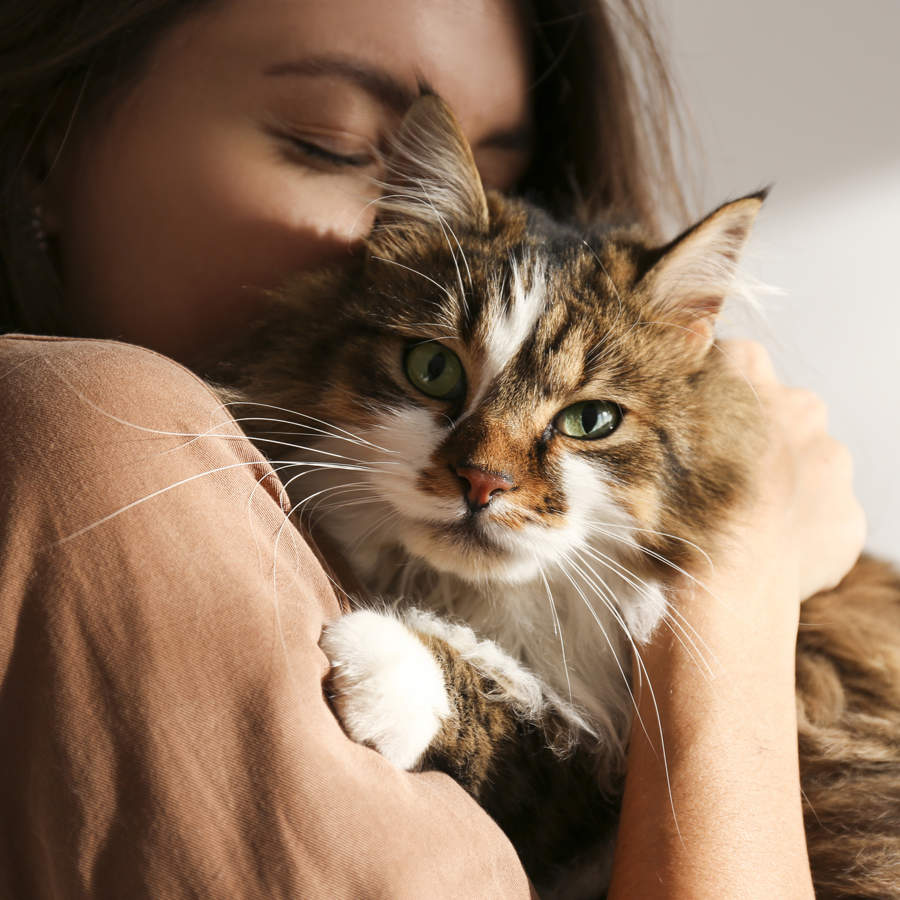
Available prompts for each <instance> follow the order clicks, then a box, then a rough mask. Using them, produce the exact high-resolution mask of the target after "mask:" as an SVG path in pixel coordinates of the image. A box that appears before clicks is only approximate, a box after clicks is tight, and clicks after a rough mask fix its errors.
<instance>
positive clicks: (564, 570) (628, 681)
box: [559, 554, 652, 744]
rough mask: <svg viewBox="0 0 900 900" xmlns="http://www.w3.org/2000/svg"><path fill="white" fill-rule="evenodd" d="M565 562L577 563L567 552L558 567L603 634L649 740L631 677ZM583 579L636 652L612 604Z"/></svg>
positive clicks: (574, 567) (573, 565) (569, 563)
mask: <svg viewBox="0 0 900 900" xmlns="http://www.w3.org/2000/svg"><path fill="white" fill-rule="evenodd" d="M566 564H568V565H570V566H572V568H573V569H575V571H579V567H578V564H577V563H575V562H574V561H573V560H572V557H571V556H570V555H569V554H565V556H564V558H563V560H561V561H560V562H559V568H560V571H561V572H562V573H563V575H565V577H566V578H567V579H568V581H569V583H570V584H571V585H572V587H573V588H574V589H575V592H576V593H577V594H578V596H579V597H580V598H581V600H582V602H583V603H584V605H585V607H586V608H587V610H588V612H589V613H590V614H591V618H592V619H593V620H594V623H595V624H596V625H597V627H598V628H599V629H600V632H601V634H602V635H603V638H604V640H605V641H606V643H607V645H608V646H609V651H610V653H611V654H612V657H613V661H614V662H615V664H616V668H617V669H618V670H619V673H620V674H621V676H622V681H623V683H624V684H625V689H626V690H627V691H628V696H629V697H631V704H632V706H633V707H634V712H635V715H636V716H637V719H638V722H639V724H640V726H641V730H642V731H643V732H644V734H645V735H646V737H647V740H648V741H650V735H649V733H648V732H647V729H646V727H645V725H644V721H643V719H642V718H641V714H640V711H639V710H638V705H637V700H636V699H635V696H634V693H633V691H632V690H631V679H630V678H629V677H628V675H626V674H625V670H624V669H623V668H622V663H621V662H620V661H619V654H618V652H617V651H616V648H615V647H614V646H613V643H612V640H611V639H610V637H609V634H608V633H607V631H606V629H605V628H604V627H603V622H602V621H601V620H600V616H599V615H598V613H597V610H596V609H594V605H593V604H592V603H591V601H590V600H589V599H588V597H587V595H586V594H585V593H584V591H583V590H582V589H581V586H580V585H579V584H578V582H576V581H575V579H574V578H573V577H572V575H571V574H570V573H569V571H568V569H567V568H566ZM580 574H582V577H583V578H585V576H584V575H583V573H580ZM585 581H586V582H587V583H588V584H589V585H590V587H591V588H592V589H593V591H594V593H595V594H596V595H597V596H598V597H600V600H601V601H602V602H603V604H604V605H605V606H606V608H607V609H608V610H609V611H610V613H612V614H613V616H615V617H616V618H617V619H618V622H619V626H620V627H621V628H622V631H623V633H624V634H625V637H626V638H627V639H628V641H629V642H630V643H631V646H632V647H633V648H634V651H635V653H637V647H635V645H634V641H633V640H632V638H631V635H630V634H629V632H628V628H627V627H626V626H625V623H624V622H623V621H622V620H621V618H620V617H619V616H618V613H617V611H616V610H615V608H614V607H613V606H612V604H611V603H610V602H608V601H607V599H606V597H604V596H603V594H602V593H601V591H600V590H599V589H598V587H597V586H596V585H595V584H592V583H591V582H590V580H589V579H587V578H585ZM651 744H652V742H651Z"/></svg>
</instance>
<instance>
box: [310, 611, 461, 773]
mask: <svg viewBox="0 0 900 900" xmlns="http://www.w3.org/2000/svg"><path fill="white" fill-rule="evenodd" d="M320 645H321V647H322V649H323V650H324V651H325V655H326V656H327V657H328V659H329V661H330V662H331V665H332V668H333V672H332V678H331V685H332V688H333V692H334V693H333V697H332V702H333V704H334V708H335V711H336V712H337V715H338V718H339V719H340V721H341V724H342V725H343V726H344V730H345V731H346V732H347V734H348V735H349V736H350V737H351V738H352V739H353V740H354V741H357V742H358V743H360V744H366V745H367V746H370V747H372V748H373V749H375V750H377V751H378V752H379V753H380V754H381V755H382V756H384V757H385V759H387V760H389V761H390V762H392V763H393V764H394V765H395V766H397V767H398V768H400V769H412V768H413V767H414V766H415V765H416V763H417V762H418V761H419V760H420V759H421V757H422V754H423V753H424V752H425V751H426V750H427V749H428V747H429V745H430V744H431V742H432V741H433V740H434V737H435V735H436V734H437V733H438V731H439V730H440V727H441V723H442V721H443V720H444V719H446V718H447V717H448V716H449V715H450V702H449V700H448V698H447V690H446V687H445V685H444V674H443V672H442V670H441V667H440V665H439V664H438V662H437V660H436V659H435V658H434V657H433V656H432V654H431V653H430V652H429V650H428V648H427V647H426V646H425V645H424V644H423V643H422V642H421V641H420V640H419V639H418V638H417V637H416V636H415V635H414V634H413V633H412V632H411V631H410V630H409V629H408V628H407V627H406V625H404V624H403V623H402V622H401V621H399V620H398V619H397V618H395V617H394V616H391V615H387V614H383V613H377V612H373V611H371V610H359V611H357V612H352V613H349V614H347V615H346V616H344V617H343V618H341V619H339V620H338V621H337V622H334V623H333V624H331V625H329V626H328V627H327V628H326V629H325V631H324V632H323V634H322V639H321V641H320Z"/></svg>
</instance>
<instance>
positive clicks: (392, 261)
mask: <svg viewBox="0 0 900 900" xmlns="http://www.w3.org/2000/svg"><path fill="white" fill-rule="evenodd" d="M371 259H377V260H378V261H379V262H385V263H389V264H390V265H392V266H398V267H399V268H401V269H406V271H407V272H412V274H413V275H418V276H420V277H421V278H424V279H425V280H426V281H430V282H431V283H432V284H433V285H434V286H435V287H436V288H437V289H438V290H439V291H443V292H444V293H445V294H446V295H447V298H448V299H449V300H451V301H452V300H453V299H454V297H453V292H452V291H449V290H448V289H447V288H446V287H444V285H442V284H440V283H439V282H437V281H435V280H434V279H433V278H431V277H430V276H429V275H426V274H425V273H424V272H420V271H419V270H418V269H413V268H412V267H411V266H405V265H403V263H401V262H397V260H395V259H388V258H387V257H386V256H372V257H371Z"/></svg>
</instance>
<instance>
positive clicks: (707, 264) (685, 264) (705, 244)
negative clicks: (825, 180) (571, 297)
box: [639, 188, 768, 359]
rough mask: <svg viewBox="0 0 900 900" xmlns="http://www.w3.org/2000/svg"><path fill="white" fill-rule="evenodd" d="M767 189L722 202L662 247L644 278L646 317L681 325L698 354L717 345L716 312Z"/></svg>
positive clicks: (689, 346)
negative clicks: (715, 337)
mask: <svg viewBox="0 0 900 900" xmlns="http://www.w3.org/2000/svg"><path fill="white" fill-rule="evenodd" d="M767 194H768V188H766V189H765V190H762V191H758V192H757V193H755V194H750V195H748V196H746V197H742V198H741V199H739V200H733V201H732V202H730V203H725V204H723V205H722V206H720V207H719V208H718V209H717V210H715V211H714V212H712V213H710V215H708V216H707V217H706V218H705V219H703V220H701V221H700V222H699V223H697V224H696V225H694V226H692V227H691V228H689V229H688V230H687V231H685V232H684V233H683V234H681V235H679V236H678V237H677V238H675V240H673V241H672V242H671V243H669V244H667V245H666V246H665V247H662V248H661V249H659V250H657V251H656V252H655V253H654V256H655V257H656V259H655V261H654V263H653V264H652V266H651V268H650V269H649V271H648V272H647V273H646V274H645V275H644V276H643V278H642V279H641V281H640V284H639V287H640V288H641V290H642V291H643V292H644V295H645V301H646V304H647V306H646V307H645V309H646V312H645V316H646V318H647V319H648V320H650V321H653V322H659V323H661V324H664V325H670V326H672V327H673V328H675V329H678V330H679V331H680V333H681V336H682V338H683V341H684V344H685V350H686V352H687V353H688V355H689V356H691V357H693V358H695V359H698V358H700V357H702V356H703V355H704V354H705V353H706V351H707V350H709V348H710V345H711V344H712V341H713V330H714V327H715V320H716V317H717V316H718V314H719V312H720V310H721V309H722V304H723V303H724V302H725V298H726V297H727V296H728V294H729V293H730V292H731V289H732V287H733V284H734V279H735V275H736V272H737V266H738V262H739V261H740V256H741V252H742V251H743V249H744V245H745V244H746V243H747V239H748V238H749V236H750V231H751V229H752V227H753V223H754V221H755V220H756V216H757V213H758V212H759V210H760V208H761V207H762V204H763V201H764V200H765V199H766V195H767Z"/></svg>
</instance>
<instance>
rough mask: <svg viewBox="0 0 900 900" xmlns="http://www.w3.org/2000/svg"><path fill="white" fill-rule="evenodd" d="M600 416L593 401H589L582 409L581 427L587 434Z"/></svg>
mask: <svg viewBox="0 0 900 900" xmlns="http://www.w3.org/2000/svg"><path fill="white" fill-rule="evenodd" d="M599 418H600V416H599V415H598V413H597V407H596V406H594V404H593V403H588V404H586V405H585V406H584V408H583V409H582V410H581V427H582V428H583V429H584V433H585V434H590V433H591V432H592V431H593V430H594V427H595V426H596V424H597V420H598V419H599Z"/></svg>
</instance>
